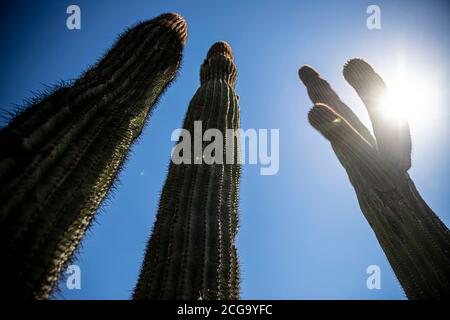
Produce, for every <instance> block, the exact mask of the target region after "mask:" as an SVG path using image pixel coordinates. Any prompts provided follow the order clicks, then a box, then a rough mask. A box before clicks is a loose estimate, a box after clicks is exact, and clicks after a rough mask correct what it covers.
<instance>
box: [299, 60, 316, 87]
mask: <svg viewBox="0 0 450 320" xmlns="http://www.w3.org/2000/svg"><path fill="white" fill-rule="evenodd" d="M298 76H299V77H300V80H302V82H303V83H305V84H306V83H308V81H309V80H311V79H315V78H318V77H319V73H318V72H317V71H316V70H315V69H314V68H313V67H311V66H309V65H307V64H305V65H303V66H302V67H301V68H300V69H299V70H298Z"/></svg>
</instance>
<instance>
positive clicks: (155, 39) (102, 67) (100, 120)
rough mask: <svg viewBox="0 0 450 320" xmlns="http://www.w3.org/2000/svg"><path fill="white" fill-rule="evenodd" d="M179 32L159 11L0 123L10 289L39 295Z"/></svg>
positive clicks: (112, 166) (159, 84) (130, 138)
mask: <svg viewBox="0 0 450 320" xmlns="http://www.w3.org/2000/svg"><path fill="white" fill-rule="evenodd" d="M186 35H187V27H186V23H185V21H184V19H183V18H182V17H181V16H180V15H177V14H163V15H161V16H159V17H157V18H155V19H153V20H149V21H145V22H143V23H140V24H138V25H137V26H135V27H134V28H132V29H130V30H128V31H126V32H125V33H124V34H123V35H122V36H121V37H120V38H119V39H118V41H117V42H116V43H115V44H114V45H113V47H112V48H111V49H110V50H109V51H108V53H107V54H106V55H105V56H104V57H103V58H102V59H101V60H100V61H99V62H98V63H97V64H96V65H95V66H93V67H92V68H90V69H89V70H88V71H87V72H85V73H84V74H83V75H82V76H81V77H80V78H79V79H78V80H76V81H75V82H74V83H73V84H72V85H70V86H67V87H63V88H60V89H58V90H55V91H54V92H53V93H51V94H49V95H48V96H46V97H43V98H42V99H40V100H39V101H36V102H34V103H33V104H32V105H31V106H29V107H28V108H27V109H26V110H25V111H23V112H22V113H20V114H19V115H17V116H16V117H15V118H14V119H12V121H11V122H10V123H9V124H8V126H7V127H5V128H4V129H3V130H2V131H1V132H0V148H1V150H2V153H1V161H0V237H1V238H0V239H1V242H0V253H1V256H2V263H1V267H0V268H1V269H0V270H1V274H2V275H3V280H2V289H3V292H4V293H5V294H7V295H8V296H9V297H23V298H37V299H42V298H47V297H48V296H49V294H50V293H51V291H52V289H53V287H54V285H55V283H56V281H57V279H58V276H59V274H60V272H61V271H62V269H63V267H64V265H65V264H66V263H67V262H68V261H69V259H70V258H71V256H72V254H73V253H74V251H75V249H76V248H77V246H78V244H79V243H80V241H81V239H82V237H83V235H84V233H85V231H86V229H87V228H88V227H89V225H90V223H91V221H92V219H93V217H94V213H95V212H96V210H97V209H98V207H99V205H100V204H101V202H102V200H103V199H104V197H105V196H106V195H107V193H108V190H109V189H110V187H111V186H112V184H113V182H114V180H115V179H116V176H117V174H118V172H119V170H120V168H121V166H122V164H123V163H124V161H125V159H126V157H127V154H128V152H129V150H130V147H131V145H132V144H133V142H134V141H135V139H136V138H137V137H138V136H139V135H140V133H141V131H142V129H143V127H144V125H145V122H146V119H147V118H148V116H149V114H150V112H151V111H152V109H153V107H154V106H155V104H156V102H157V100H158V97H159V96H160V95H161V94H162V93H163V91H164V90H165V88H166V87H167V86H168V84H169V83H170V82H171V81H172V80H173V79H174V77H175V75H176V73H177V70H178V68H179V65H180V61H181V58H182V49H183V47H184V44H185V41H186Z"/></svg>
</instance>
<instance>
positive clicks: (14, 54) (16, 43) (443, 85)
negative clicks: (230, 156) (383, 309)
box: [0, 0, 450, 299]
mask: <svg viewBox="0 0 450 320" xmlns="http://www.w3.org/2000/svg"><path fill="white" fill-rule="evenodd" d="M11 2H12V3H11V4H10V5H9V6H8V5H4V6H3V8H2V19H0V42H1V44H2V45H1V49H0V70H1V75H0V106H2V107H3V108H6V109H8V108H12V106H11V104H12V103H21V102H22V101H23V99H24V98H25V97H30V96H32V93H31V92H32V91H38V90H41V89H43V88H44V87H43V84H55V83H56V81H57V80H67V79H72V78H76V77H78V76H79V75H80V73H81V72H82V71H83V70H84V69H85V68H86V67H87V66H88V65H89V64H92V63H93V62H94V61H95V60H96V59H97V58H98V57H99V56H100V55H101V54H102V53H103V52H104V51H105V50H106V49H108V48H109V46H110V45H111V44H112V43H113V41H114V39H115V38H116V36H117V34H118V33H120V32H121V31H122V30H123V29H124V28H125V27H126V26H129V25H132V24H134V23H135V22H137V21H138V20H144V19H148V18H152V17H155V16H157V15H159V14H161V13H163V12H171V11H176V12H179V13H180V14H182V15H183V16H184V17H185V18H186V20H187V23H188V28H189V35H188V41H187V44H186V48H185V52H184V61H183V67H182V69H181V73H180V75H179V77H178V79H177V80H176V82H175V83H174V84H173V85H172V86H171V88H170V89H169V90H168V91H167V92H166V94H165V96H164V97H163V98H162V99H161V101H160V103H159V106H158V108H157V110H156V111H155V112H154V114H153V116H152V118H151V120H150V122H149V126H148V127H147V128H146V130H145V131H144V134H143V135H142V137H141V139H140V141H139V142H138V143H137V144H136V145H135V147H134V149H133V153H132V156H131V158H130V160H129V161H128V163H127V166H126V169H125V170H124V171H123V172H122V174H121V179H120V180H121V183H120V185H119V188H118V190H117V191H116V192H115V193H114V194H113V195H112V196H111V197H110V198H109V200H107V201H106V203H105V205H104V208H103V210H102V211H101V212H100V214H99V215H98V218H97V221H96V223H95V225H93V227H92V228H91V229H90V231H89V233H88V235H87V236H86V238H85V240H84V242H83V248H82V249H81V250H80V252H79V254H78V260H77V264H78V265H79V266H80V267H81V272H82V288H81V290H68V289H67V288H66V286H65V283H64V282H61V285H60V289H61V292H60V293H58V294H57V295H56V298H57V299H127V298H129V297H130V294H131V291H132V288H133V287H134V285H135V281H136V279H137V275H138V271H139V267H140V264H141V260H142V257H143V252H144V247H145V243H146V241H147V239H148V237H149V233H150V229H151V226H152V225H153V222H154V218H155V212H156V208H157V204H158V198H159V193H160V191H161V188H162V185H163V183H164V180H165V175H166V170H167V165H168V162H169V157H170V151H171V149H172V147H173V142H172V141H170V135H171V132H172V131H173V130H174V129H176V128H179V127H180V126H181V123H182V119H183V117H184V114H185V112H186V110H187V106H188V103H189V100H190V98H191V97H192V95H193V93H194V92H195V90H196V89H197V87H198V85H199V70H200V64H201V63H202V61H203V59H204V57H205V54H206V52H207V50H208V48H209V47H210V46H211V45H212V44H213V43H214V42H215V41H218V40H226V41H227V42H229V43H230V45H231V46H232V48H233V51H234V55H235V61H236V64H237V67H238V71H239V77H238V83H237V88H236V91H237V94H238V95H240V106H241V119H242V123H241V125H242V128H243V129H248V128H256V129H258V128H266V129H271V128H276V129H279V130H280V170H279V173H278V174H277V175H274V176H261V175H260V174H259V167H258V166H256V165H246V166H244V168H243V176H242V180H241V198H240V219H241V228H240V231H239V236H238V250H239V255H240V260H241V271H242V298H244V299H347V298H351V299H403V298H404V294H403V293H402V290H401V288H400V285H399V284H398V281H397V280H396V279H395V276H394V274H393V272H392V270H391V268H390V266H389V264H388V263H387V260H386V258H385V256H384V254H383V252H382V250H381V248H380V246H379V245H378V243H377V241H376V239H375V236H374V234H373V232H372V230H371V229H370V227H369V225H368V223H367V222H366V220H365V219H364V217H363V215H362V213H361V211H360V209H359V206H358V204H357V201H356V196H355V194H354V191H353V189H352V187H351V185H350V183H349V181H348V178H347V176H346V174H345V172H344V169H343V168H342V167H341V165H340V164H339V163H338V161H337V159H336V158H335V156H334V154H333V152H332V150H331V148H330V146H329V144H328V143H327V142H326V141H325V139H324V138H323V137H321V136H320V134H319V133H317V132H316V131H315V130H314V129H313V128H312V127H311V126H310V125H309V124H308V122H307V119H306V114H307V111H308V109H309V108H310V106H311V102H310V101H309V99H308V97H307V95H306V90H305V89H304V87H303V86H302V85H301V83H300V81H299V79H298V76H297V70H298V68H299V67H300V66H301V65H302V64H305V63H307V64H310V65H312V66H314V67H315V68H317V69H318V70H319V72H321V73H322V75H323V76H324V77H325V78H327V79H328V80H329V81H330V82H331V84H332V85H333V86H334V88H335V90H336V91H337V92H338V93H339V94H340V96H341V98H342V99H343V100H344V101H345V102H347V103H348V104H349V105H350V106H352V107H353V109H354V110H355V112H356V113H357V114H358V115H359V116H360V117H361V118H362V119H363V120H364V122H365V123H366V124H367V123H368V117H367V114H366V112H365V110H364V107H363V105H362V103H361V102H360V101H359V100H358V98H357V96H356V94H355V93H354V92H353V91H352V90H351V88H350V87H349V86H348V85H347V84H346V83H345V81H344V79H343V77H342V74H341V70H342V65H343V64H344V62H345V61H346V60H347V59H349V58H351V57H355V56H358V57H363V58H365V59H366V60H367V61H369V62H370V63H372V64H373V65H374V67H375V68H376V70H377V71H378V72H379V73H380V74H381V75H382V76H383V75H385V76H387V75H389V74H391V73H392V70H394V69H395V67H396V66H397V65H398V64H399V63H401V64H403V65H404V67H405V68H406V69H407V70H408V74H413V75H416V76H417V77H421V78H422V79H426V80H427V81H428V83H430V86H432V87H433V88H434V91H433V93H432V94H430V100H429V103H425V104H424V105H423V112H421V113H419V116H418V117H416V120H415V121H414V122H413V123H411V130H412V137H413V155H412V157H413V167H412V169H411V170H410V174H411V176H412V177H413V179H414V180H415V182H416V185H417V187H418V189H419V190H420V191H421V193H422V195H423V197H424V198H425V199H426V201H427V202H428V204H429V205H430V206H431V207H432V208H433V209H434V210H435V212H436V213H437V214H438V215H439V216H440V218H441V219H442V220H443V221H444V223H446V224H447V226H448V225H450V202H449V201H448V198H447V197H448V191H449V187H450V174H449V173H450V171H449V166H448V163H449V160H450V159H449V157H450V153H449V152H448V151H449V149H448V148H449V143H450V134H449V133H450V132H449V128H448V123H449V120H450V111H449V109H448V104H444V102H447V101H448V98H449V94H448V92H446V90H447V89H448V83H449V80H450V72H449V71H450V65H449V61H448V57H449V54H450V43H449V37H448V30H450V28H449V27H450V19H449V15H450V10H449V9H450V6H449V5H448V4H446V2H445V1H426V2H424V1H398V0H391V1H375V2H368V1H264V0H258V1H167V0H166V1H146V0H127V1H102V0H97V1H82V0H76V1H72V2H68V1H39V3H38V2H29V1H23V0H16V1H11ZM70 4H77V5H79V6H80V8H81V14H82V21H81V24H82V29H81V30H75V31H70V30H68V29H67V28H66V25H65V21H66V17H67V14H66V8H67V6H68V5H70ZM369 4H377V5H379V6H380V8H381V21H382V22H381V23H382V28H381V30H376V31H374V30H372V31H371V30H368V29H367V28H366V19H367V16H368V15H367V14H366V8H367V6H368V5H369ZM404 80H405V82H406V83H408V81H409V78H408V77H405V79H404ZM386 81H387V82H388V83H389V77H388V78H387V79H386ZM419 89H420V88H419ZM413 91H414V90H412V89H411V94H414V92H413ZM419 91H420V90H419ZM427 101H428V100H427ZM421 109H422V108H421ZM373 264H375V265H379V266H380V268H381V284H382V288H381V290H368V289H367V288H366V279H367V277H368V275H367V274H366V268H367V266H369V265H373Z"/></svg>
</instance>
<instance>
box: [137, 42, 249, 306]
mask: <svg viewBox="0 0 450 320" xmlns="http://www.w3.org/2000/svg"><path fill="white" fill-rule="evenodd" d="M233 60H234V59H233V54H232V52H231V48H230V46H229V45H228V44H227V43H225V42H218V43H216V44H214V45H213V46H212V47H211V48H210V50H209V51H208V55H207V58H206V60H205V61H204V63H203V65H202V67H201V72H200V81H201V86H200V88H199V89H198V90H197V92H196V93H195V95H194V97H193V98H192V100H191V102H190V104H189V109H188V112H187V114H186V118H185V120H184V129H186V130H188V131H189V132H190V134H191V137H192V139H193V138H194V121H201V122H202V130H203V132H201V134H203V133H204V132H205V131H206V130H207V129H209V128H216V129H219V130H220V131H221V132H222V133H223V135H224V140H225V141H226V142H225V143H224V146H225V145H226V144H227V143H229V146H230V148H227V152H229V151H230V150H232V152H231V153H229V154H228V156H229V157H230V159H232V160H233V161H228V162H227V163H225V164H220V163H213V164H207V163H204V162H203V161H202V159H199V157H201V156H198V155H197V156H196V155H194V154H192V155H189V158H190V159H191V160H190V161H191V164H185V163H182V164H174V163H173V162H171V163H170V167H169V172H168V175H167V180H166V183H165V185H164V188H163V191H162V194H161V199H160V203H159V209H158V214H157V217H156V222H155V225H154V228H153V233H152V235H151V238H150V240H149V242H148V246H147V250H146V255H145V258H144V262H143V265H142V269H141V274H140V277H139V280H138V283H137V285H136V288H135V291H134V295H133V298H134V299H237V298H238V297H239V265H238V257H237V254H236V247H235V242H234V241H235V236H236V232H237V225H238V216H237V206H238V187H239V177H240V164H239V162H238V159H239V157H240V154H239V142H238V137H237V136H236V135H234V134H233V135H230V134H229V132H227V131H226V129H234V130H235V131H236V130H237V129H239V126H240V125H239V123H240V118H239V106H238V99H237V97H236V94H235V92H234V87H235V82H236V66H235V64H234V61H233ZM181 140H182V139H181V138H180V141H181ZM191 142H192V140H191V141H189V143H191ZM207 144H209V143H203V147H205V145H207ZM182 152H185V150H183V151H182ZM227 152H225V149H224V151H223V159H224V161H225V160H226V154H227ZM214 156H215V155H214ZM216 159H217V158H216ZM198 160H200V162H201V164H193V163H195V162H194V161H196V162H198Z"/></svg>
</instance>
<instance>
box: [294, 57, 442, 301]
mask: <svg viewBox="0 0 450 320" xmlns="http://www.w3.org/2000/svg"><path fill="white" fill-rule="evenodd" d="M299 75H300V79H301V80H302V81H303V83H304V84H305V86H306V88H307V90H308V94H309V97H310V98H311V100H312V101H313V103H314V107H313V108H312V109H311V111H310V112H309V115H308V117H309V121H310V123H311V125H312V126H313V127H314V128H316V129H317V130H318V131H319V132H320V133H322V135H324V136H325V137H326V138H327V139H328V140H329V141H330V142H331V146H332V147H333V150H334V152H335V154H336V156H337V157H338V159H339V161H340V162H341V164H342V165H343V167H344V168H345V170H346V171H347V174H348V176H349V178H350V182H351V183H352V185H353V187H354V189H355V191H356V195H357V197H358V201H359V204H360V207H361V210H362V212H363V213H364V216H365V217H366V219H367V221H368V222H369V224H370V226H371V227H372V229H373V231H374V232H375V235H376V237H377V239H378V241H379V243H380V245H381V247H382V248H383V250H384V253H385V254H386V256H387V258H388V260H389V262H390V264H391V266H392V268H393V270H394V272H395V274H396V275H397V278H398V279H399V281H400V283H401V285H402V287H403V289H404V291H405V293H406V295H407V296H408V298H410V299H435V298H444V297H449V295H450V232H449V230H448V229H447V227H446V226H445V225H444V224H443V223H442V222H441V221H440V220H439V218H438V217H437V216H436V214H435V213H434V212H433V211H432V210H431V209H430V207H429V206H428V205H427V204H426V203H425V201H424V200H423V199H422V197H421V196H420V194H419V192H418V191H417V189H416V187H415V186H414V183H413V181H412V180H411V177H410V176H409V175H408V169H409V168H410V166H411V138H410V133H409V126H408V123H407V122H406V120H405V119H400V120H399V121H392V120H391V119H388V118H386V117H385V113H384V112H383V108H384V107H383V101H384V99H385V97H386V94H387V91H386V90H387V89H386V86H385V84H384V82H383V80H382V79H381V77H380V76H379V75H378V74H377V73H375V71H374V70H373V69H372V67H371V66H370V65H369V64H367V63H366V62H364V61H363V60H360V59H353V60H350V61H349V62H348V63H347V64H346V65H345V66H344V77H345V79H346V80H347V81H348V82H349V83H350V85H351V86H352V87H353V88H354V89H355V90H356V91H357V93H358V95H359V96H360V97H361V99H362V100H363V102H364V103H365V105H366V108H367V110H368V112H369V116H370V119H371V122H372V126H373V131H374V135H375V138H376V139H375V138H374V137H373V136H372V135H371V134H370V132H369V130H367V128H366V127H364V125H363V124H362V123H361V121H359V119H358V118H357V116H356V115H355V114H354V113H353V112H352V111H351V109H350V108H349V107H347V106H346V105H345V104H344V103H343V102H342V101H341V100H340V99H339V97H338V96H337V94H336V93H335V92H334V91H333V90H332V89H331V87H330V85H329V84H328V83H327V82H326V81H325V80H323V79H322V78H321V77H320V76H319V74H318V73H317V72H316V71H315V70H314V69H312V68H311V67H308V66H303V67H302V68H301V69H300V71H299ZM391 107H392V106H391Z"/></svg>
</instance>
